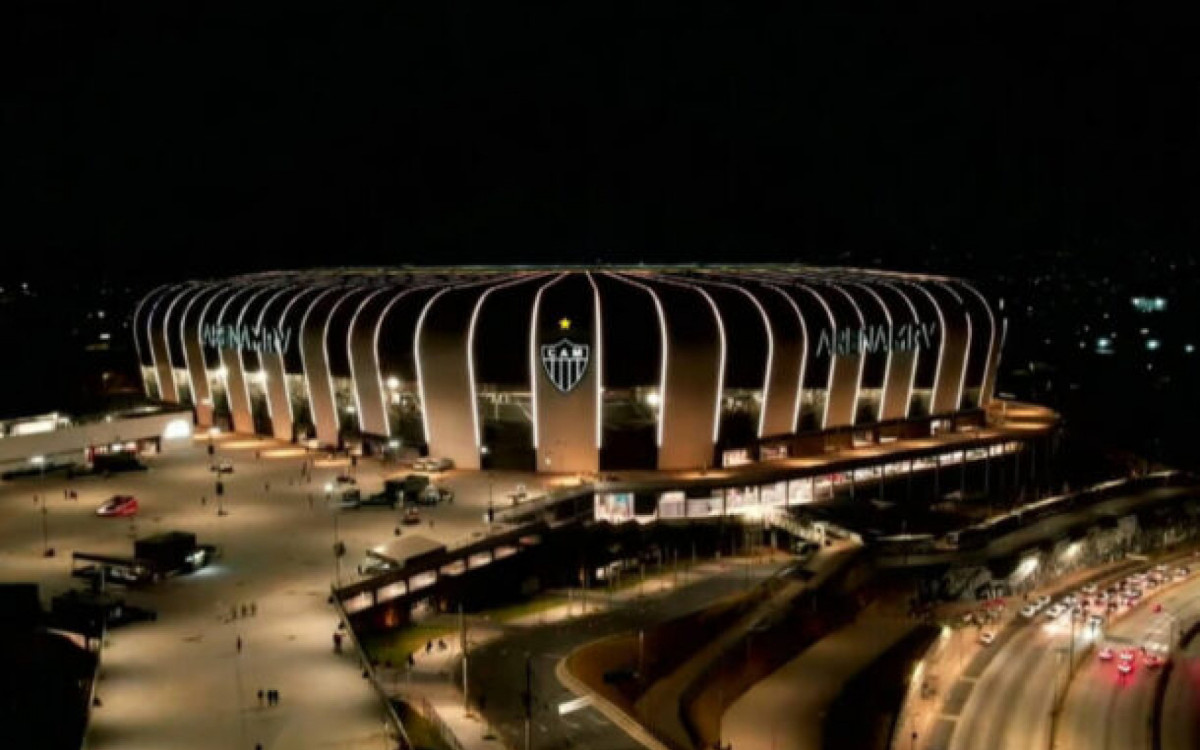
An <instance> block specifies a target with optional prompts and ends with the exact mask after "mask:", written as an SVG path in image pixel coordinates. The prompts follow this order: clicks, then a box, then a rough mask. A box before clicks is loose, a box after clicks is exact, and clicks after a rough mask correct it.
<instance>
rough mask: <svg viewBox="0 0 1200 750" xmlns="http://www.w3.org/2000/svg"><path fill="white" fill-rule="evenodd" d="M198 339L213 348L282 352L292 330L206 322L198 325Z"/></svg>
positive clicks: (277, 327) (286, 347) (286, 345)
mask: <svg viewBox="0 0 1200 750" xmlns="http://www.w3.org/2000/svg"><path fill="white" fill-rule="evenodd" d="M200 341H202V342H203V343H204V345H205V346H211V347H213V348H215V349H237V350H239V351H249V352H271V353H274V354H283V353H284V352H286V351H287V349H288V345H289V344H290V343H291V341H292V332H291V331H290V330H284V329H282V328H280V327H279V326H249V325H246V324H244V323H243V324H242V325H228V324H220V325H218V324H213V323H206V324H204V325H203V326H201V327H200Z"/></svg>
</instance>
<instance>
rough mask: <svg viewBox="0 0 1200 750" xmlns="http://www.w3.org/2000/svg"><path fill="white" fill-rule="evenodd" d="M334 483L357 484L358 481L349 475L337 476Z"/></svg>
mask: <svg viewBox="0 0 1200 750" xmlns="http://www.w3.org/2000/svg"><path fill="white" fill-rule="evenodd" d="M334 481H335V482H337V483H338V484H358V480H357V479H355V478H354V477H352V476H350V475H349V474H338V475H337V478H336V479H334Z"/></svg>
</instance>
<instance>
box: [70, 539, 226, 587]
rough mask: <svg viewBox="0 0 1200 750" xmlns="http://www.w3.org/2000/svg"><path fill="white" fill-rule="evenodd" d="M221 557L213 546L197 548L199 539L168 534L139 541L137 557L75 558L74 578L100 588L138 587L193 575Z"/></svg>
mask: <svg viewBox="0 0 1200 750" xmlns="http://www.w3.org/2000/svg"><path fill="white" fill-rule="evenodd" d="M216 556H217V548H216V547H214V546H213V545H211V544H197V543H196V535H195V534H192V533H190V532H186V531H166V532H163V533H160V534H154V535H152V536H148V537H145V538H143V539H138V540H136V541H135V542H134V543H133V557H117V556H113V555H97V554H93V553H90V552H73V553H72V554H71V566H72V570H71V575H72V576H75V577H76V578H84V579H88V580H91V581H93V583H95V584H97V585H99V584H101V583H120V584H124V585H129V586H134V585H139V584H144V583H152V582H155V581H158V580H161V579H163V578H165V577H167V576H169V575H176V574H183V573H191V572H193V571H196V570H199V569H200V568H203V567H204V566H206V565H208V564H209V563H210V562H211V561H212V560H214V559H215V558H216Z"/></svg>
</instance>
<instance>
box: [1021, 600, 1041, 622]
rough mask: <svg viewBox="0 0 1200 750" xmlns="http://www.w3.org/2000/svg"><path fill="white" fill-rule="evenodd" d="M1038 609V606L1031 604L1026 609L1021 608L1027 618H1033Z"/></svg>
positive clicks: (1022, 613)
mask: <svg viewBox="0 0 1200 750" xmlns="http://www.w3.org/2000/svg"><path fill="white" fill-rule="evenodd" d="M1038 609H1039V608H1038V605H1036V604H1034V603H1032V602H1030V603H1029V604H1026V605H1025V606H1024V607H1021V615H1022V616H1023V617H1026V618H1030V617H1033V616H1035V615H1036V614H1037V613H1038Z"/></svg>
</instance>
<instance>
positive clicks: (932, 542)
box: [873, 470, 1197, 557]
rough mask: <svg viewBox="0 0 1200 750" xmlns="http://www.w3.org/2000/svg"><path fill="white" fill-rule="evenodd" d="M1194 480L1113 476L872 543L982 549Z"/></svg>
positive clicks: (883, 550)
mask: <svg viewBox="0 0 1200 750" xmlns="http://www.w3.org/2000/svg"><path fill="white" fill-rule="evenodd" d="M1196 483H1197V478H1196V477H1195V476H1193V475H1192V474H1190V473H1187V472H1181V471H1175V470H1171V471H1160V472H1156V473H1154V474H1147V475H1145V476H1141V477H1135V478H1132V479H1117V480H1113V481H1109V482H1102V483H1100V484H1096V485H1092V486H1091V487H1087V488H1084V489H1082V490H1079V491H1078V492H1073V493H1070V494H1066V495H1055V496H1054V497H1049V498H1045V499H1044V500H1039V501H1037V502H1035V503H1030V504H1028V505H1023V506H1021V507H1020V508H1016V509H1014V510H1012V511H1009V512H1007V513H1004V514H1002V515H999V516H994V517H992V518H989V519H986V520H984V521H981V522H979V523H976V524H973V525H971V526H967V527H965V528H963V529H961V530H959V531H957V532H951V533H949V534H944V535H942V536H934V535H932V534H904V535H898V534H897V535H891V536H885V537H878V538H876V539H874V540H873V546H874V547H875V549H876V552H877V554H878V555H880V556H882V557H895V556H900V555H911V556H919V555H923V554H938V553H956V552H966V551H972V550H978V549H982V548H983V547H986V546H987V545H988V544H989V543H991V542H993V541H995V540H996V539H998V538H1000V537H1002V536H1004V535H1006V534H1009V533H1012V532H1013V531H1016V530H1018V529H1021V528H1024V527H1026V526H1029V525H1030V524H1032V523H1035V522H1037V521H1040V520H1042V519H1044V518H1048V517H1050V516H1053V515H1056V514H1059V513H1064V512H1067V511H1071V510H1076V509H1078V508H1081V507H1086V506H1088V505H1091V504H1093V503H1096V502H1100V501H1103V500H1108V499H1110V498H1112V497H1115V496H1117V495H1118V494H1120V493H1125V492H1132V491H1137V490H1142V489H1150V488H1152V487H1184V486H1188V485H1194V484H1196Z"/></svg>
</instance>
